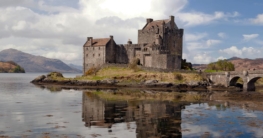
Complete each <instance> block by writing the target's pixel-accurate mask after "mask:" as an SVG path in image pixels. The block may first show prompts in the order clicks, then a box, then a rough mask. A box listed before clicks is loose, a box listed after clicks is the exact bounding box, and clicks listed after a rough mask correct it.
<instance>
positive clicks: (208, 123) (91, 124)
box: [0, 73, 263, 138]
mask: <svg viewBox="0 0 263 138" xmlns="http://www.w3.org/2000/svg"><path fill="white" fill-rule="evenodd" d="M41 74H43V73H26V74H0V138H1V137H12V138H18V137H28V138H31V137H32V138H38V137H39V138H48V137H68V138H71V137H72V138H74V137H76V138H78V137H85V138H95V137H96V138H100V137H101V138H151V137H152V138H158V137H163V138H172V137H186V138H188V137H244V138H247V137H263V99H262V102H261V101H255V102H253V101H234V102H233V101H224V100H217V99H216V98H215V97H213V95H210V99H209V101H205V102H204V101H203V102H179V101H165V100H127V99H123V100H105V99H102V98H100V97H98V96H97V95H96V94H94V93H91V92H90V91H89V90H85V91H83V90H61V89H56V88H53V87H52V88H44V87H39V86H35V85H33V84H31V83H30V81H31V80H33V79H34V78H35V77H37V76H39V75H41ZM76 75H78V74H64V76H66V77H74V76H76ZM105 91H106V92H108V93H114V90H105ZM119 91H120V90H119ZM123 93H125V91H124V92H123ZM164 93H166V92H164ZM167 93H169V92H167ZM189 93H196V92H189Z"/></svg>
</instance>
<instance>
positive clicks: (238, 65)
mask: <svg viewBox="0 0 263 138" xmlns="http://www.w3.org/2000/svg"><path fill="white" fill-rule="evenodd" d="M227 60H228V61H230V62H231V63H233V64H234V65H235V70H236V71H243V70H263V58H257V59H248V58H244V59H243V58H239V57H232V58H229V59H227ZM206 66H207V64H193V68H195V69H198V70H199V69H200V70H204V69H206Z"/></svg>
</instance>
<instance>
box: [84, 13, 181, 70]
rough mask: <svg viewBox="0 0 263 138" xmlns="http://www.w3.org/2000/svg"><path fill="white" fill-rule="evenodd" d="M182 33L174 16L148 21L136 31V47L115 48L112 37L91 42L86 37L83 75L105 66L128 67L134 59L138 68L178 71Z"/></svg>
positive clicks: (127, 45) (91, 40) (128, 43)
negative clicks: (122, 65)
mask: <svg viewBox="0 0 263 138" xmlns="http://www.w3.org/2000/svg"><path fill="white" fill-rule="evenodd" d="M183 32H184V30H183V29H179V28H178V27H177V25H176V24H175V22H174V16H170V19H165V20H155V21H154V20H153V19H151V18H148V19H147V20H146V24H145V26H144V27H143V28H142V29H141V30H138V44H132V41H130V40H129V41H128V42H127V44H116V42H115V41H114V39H113V36H110V37H109V38H99V39H93V38H92V37H88V38H87V41H86V43H85V44H84V45H83V60H84V61H83V72H84V73H85V72H86V71H87V70H88V69H90V68H91V67H98V66H102V65H104V64H106V63H118V64H128V63H130V62H132V61H134V59H137V60H138V64H140V65H142V66H144V67H149V68H157V69H171V70H173V69H181V60H182V48H183Z"/></svg>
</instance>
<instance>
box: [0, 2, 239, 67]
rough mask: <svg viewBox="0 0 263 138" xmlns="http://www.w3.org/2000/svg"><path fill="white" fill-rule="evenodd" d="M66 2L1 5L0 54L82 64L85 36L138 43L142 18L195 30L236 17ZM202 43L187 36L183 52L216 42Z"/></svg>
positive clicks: (159, 5) (176, 5) (171, 7)
mask: <svg viewBox="0 0 263 138" xmlns="http://www.w3.org/2000/svg"><path fill="white" fill-rule="evenodd" d="M69 1H70V2H72V1H71V0H61V1H60V2H61V3H62V2H63V5H62V4H61V5H58V4H56V5H55V4H54V5H52V4H50V3H53V2H54V1H49V0H39V1H35V0H19V1H17V0H6V1H3V0H2V1H0V13H1V14H0V26H1V27H0V39H1V41H0V45H1V47H0V50H3V49H6V48H11V47H12V48H15V49H18V50H22V51H24V52H28V53H31V54H35V55H44V56H47V57H52V58H58V59H61V60H63V61H66V62H71V63H75V64H79V65H81V64H82V45H83V44H84V43H85V41H86V37H88V36H92V37H94V38H98V37H100V38H101V37H109V35H113V36H114V39H115V41H116V42H117V43H126V42H127V40H128V39H131V40H132V41H133V42H134V43H136V41H137V31H138V29H140V28H142V27H143V26H144V25H145V22H146V18H153V19H156V20H158V19H167V18H169V16H170V15H174V16H175V17H176V18H175V20H176V23H177V24H178V23H179V24H180V23H181V24H185V25H186V26H196V25H203V24H209V23H212V22H214V21H220V20H225V19H228V18H232V17H236V16H238V13H237V12H234V13H224V12H215V13H213V14H206V13H202V12H190V13H187V12H182V9H184V8H185V6H186V5H187V4H188V0H166V1H160V0H144V1H140V0H134V1H123V0H100V1H97V0H93V1H91V0H90V1H87V0H79V1H78V7H71V6H70V5H71V4H65V3H69ZM116 3H117V4H116ZM138 3H140V4H139V5H138ZM178 27H180V28H183V25H182V26H178ZM204 38H207V34H206V33H195V34H186V41H187V42H191V43H187V44H186V45H187V49H189V50H193V49H207V48H209V47H211V46H214V45H216V44H219V43H220V42H219V40H213V39H211V40H204ZM55 53H56V54H55ZM73 53H76V54H73Z"/></svg>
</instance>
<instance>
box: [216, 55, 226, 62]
mask: <svg viewBox="0 0 263 138" xmlns="http://www.w3.org/2000/svg"><path fill="white" fill-rule="evenodd" d="M224 59H227V58H225V57H223V56H220V57H218V58H216V60H217V61H218V60H224Z"/></svg>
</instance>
